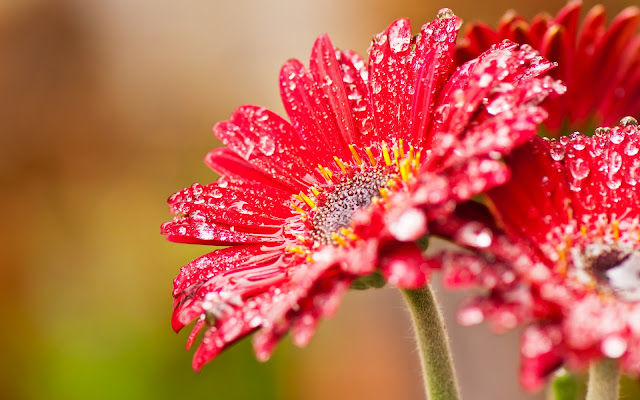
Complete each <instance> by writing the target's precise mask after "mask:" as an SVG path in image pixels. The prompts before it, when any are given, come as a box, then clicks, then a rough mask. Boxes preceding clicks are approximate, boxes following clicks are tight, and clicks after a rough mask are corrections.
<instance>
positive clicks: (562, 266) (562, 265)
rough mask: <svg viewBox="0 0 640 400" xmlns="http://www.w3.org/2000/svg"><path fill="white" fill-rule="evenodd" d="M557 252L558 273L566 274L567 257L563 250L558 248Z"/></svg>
mask: <svg viewBox="0 0 640 400" xmlns="http://www.w3.org/2000/svg"><path fill="white" fill-rule="evenodd" d="M557 251H558V261H559V263H558V268H557V269H558V272H559V273H560V274H565V273H566V272H567V256H566V254H565V252H564V249H563V248H561V247H558V249H557Z"/></svg>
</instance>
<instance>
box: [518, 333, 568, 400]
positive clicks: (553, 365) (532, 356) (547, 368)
mask: <svg viewBox="0 0 640 400" xmlns="http://www.w3.org/2000/svg"><path fill="white" fill-rule="evenodd" d="M561 335H562V334H561V333H560V332H559V329H558V327H557V326H555V325H548V326H543V327H529V328H527V329H526V330H525V331H524V333H523V334H522V343H521V344H520V353H521V356H522V365H521V366H520V384H521V385H522V387H524V388H525V389H526V390H528V391H535V390H539V389H541V388H542V387H543V386H544V384H545V383H546V380H547V377H548V376H549V375H550V374H551V373H552V372H553V371H555V370H556V369H557V368H558V367H560V365H562V363H563V361H564V360H563V357H562V356H561V354H562V352H561V347H560V346H561V343H560V341H561V339H560V338H561Z"/></svg>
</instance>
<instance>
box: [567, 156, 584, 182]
mask: <svg viewBox="0 0 640 400" xmlns="http://www.w3.org/2000/svg"><path fill="white" fill-rule="evenodd" d="M569 171H570V172H571V175H573V177H574V178H576V179H578V180H582V179H584V178H586V177H587V175H589V163H588V162H586V161H585V160H583V159H582V158H576V159H575V160H573V161H572V162H571V163H570V164H569Z"/></svg>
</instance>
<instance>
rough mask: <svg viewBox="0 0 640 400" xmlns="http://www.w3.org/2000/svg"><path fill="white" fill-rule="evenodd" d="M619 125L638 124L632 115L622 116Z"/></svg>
mask: <svg viewBox="0 0 640 400" xmlns="http://www.w3.org/2000/svg"><path fill="white" fill-rule="evenodd" d="M620 125H622V126H629V125H638V120H637V119H635V118H633V117H624V118H622V119H621V120H620Z"/></svg>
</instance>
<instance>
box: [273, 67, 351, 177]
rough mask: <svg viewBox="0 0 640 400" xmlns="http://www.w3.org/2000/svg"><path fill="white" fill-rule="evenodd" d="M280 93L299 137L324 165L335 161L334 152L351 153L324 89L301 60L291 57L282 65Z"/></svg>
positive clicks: (340, 155) (344, 157)
mask: <svg viewBox="0 0 640 400" xmlns="http://www.w3.org/2000/svg"><path fill="white" fill-rule="evenodd" d="M280 94H281V96H282V102H283V104H284V108H285V109H286V110H287V114H288V115H289V118H291V123H292V125H293V127H294V128H295V130H296V131H297V132H298V134H299V135H300V139H301V140H302V141H303V142H304V143H305V145H306V146H307V148H308V149H309V150H310V151H311V152H312V153H314V154H316V155H317V157H318V158H319V159H320V160H321V161H322V162H323V163H324V165H325V166H328V165H333V162H334V161H333V156H338V157H341V158H343V159H346V157H348V156H349V155H350V153H349V150H348V148H347V147H346V145H347V143H344V141H343V140H342V136H341V134H340V130H339V129H338V127H337V126H336V119H335V116H334V115H333V112H332V110H331V108H330V107H329V105H328V104H327V101H326V97H325V95H324V93H323V92H322V90H321V89H320V88H319V87H318V85H317V84H316V82H315V81H314V80H313V77H312V76H311V74H310V73H309V72H308V71H307V70H306V69H305V68H304V66H303V65H302V64H301V63H300V61H298V60H289V61H288V62H287V63H286V64H284V65H283V66H282V69H281V70H280Z"/></svg>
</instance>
